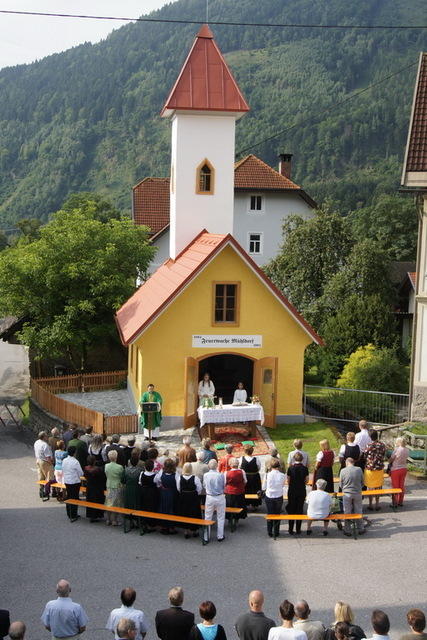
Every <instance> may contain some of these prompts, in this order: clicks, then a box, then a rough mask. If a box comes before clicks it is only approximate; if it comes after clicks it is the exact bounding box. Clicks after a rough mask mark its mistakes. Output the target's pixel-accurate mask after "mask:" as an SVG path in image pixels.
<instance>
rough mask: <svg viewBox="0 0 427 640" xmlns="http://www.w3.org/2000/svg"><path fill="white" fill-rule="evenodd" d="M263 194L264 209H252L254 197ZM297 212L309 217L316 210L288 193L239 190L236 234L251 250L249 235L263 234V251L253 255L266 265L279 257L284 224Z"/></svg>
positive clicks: (237, 192) (236, 210) (260, 264)
mask: <svg viewBox="0 0 427 640" xmlns="http://www.w3.org/2000/svg"><path fill="white" fill-rule="evenodd" d="M257 194H258V195H261V196H262V198H263V207H262V209H261V211H250V209H249V207H250V196H251V195H257ZM292 214H297V215H299V216H301V217H302V218H304V219H305V220H307V219H308V218H312V217H313V215H314V210H313V209H312V208H311V207H310V206H309V205H308V204H307V203H306V202H305V200H303V199H302V198H301V197H300V196H298V195H296V194H293V193H290V192H289V191H286V192H282V193H280V192H266V191H264V192H262V191H259V192H257V191H250V192H249V191H248V192H246V191H245V192H242V191H236V192H235V195H234V222H233V236H234V237H235V238H236V240H237V242H238V243H239V244H240V245H241V246H242V247H243V248H244V249H245V250H246V251H247V252H248V253H250V251H249V234H250V233H261V234H262V247H261V250H262V253H261V254H259V255H257V254H254V253H250V256H251V258H252V259H253V260H254V261H255V262H256V263H257V264H258V265H259V266H262V265H264V264H266V263H267V262H269V261H270V260H272V259H273V258H275V257H276V256H277V254H278V252H279V249H280V245H281V244H282V224H283V220H284V218H287V217H288V216H290V215H292Z"/></svg>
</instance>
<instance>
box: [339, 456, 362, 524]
mask: <svg viewBox="0 0 427 640" xmlns="http://www.w3.org/2000/svg"><path fill="white" fill-rule="evenodd" d="M340 485H341V488H342V491H343V493H344V496H343V506H344V513H362V510H363V508H362V489H363V471H362V469H361V468H360V467H356V466H355V464H354V460H353V458H347V460H346V461H345V467H344V469H341V471H340ZM357 529H358V532H359V535H362V534H363V533H366V531H365V529H364V528H363V519H361V520H357ZM344 535H345V536H351V532H350V522H349V521H348V520H345V521H344Z"/></svg>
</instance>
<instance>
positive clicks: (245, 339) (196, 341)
mask: <svg viewBox="0 0 427 640" xmlns="http://www.w3.org/2000/svg"><path fill="white" fill-rule="evenodd" d="M193 347H201V348H206V347H214V348H215V349H218V348H219V349H221V348H222V349H242V348H245V349H255V348H258V349H259V348H260V347H262V336H236V335H231V336H220V335H213V336H207V335H197V336H193Z"/></svg>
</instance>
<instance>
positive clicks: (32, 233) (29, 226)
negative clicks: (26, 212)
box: [16, 218, 42, 242]
mask: <svg viewBox="0 0 427 640" xmlns="http://www.w3.org/2000/svg"><path fill="white" fill-rule="evenodd" d="M16 226H17V228H18V229H19V231H20V232H21V236H19V237H18V241H19V240H20V239H24V241H25V242H32V241H33V240H37V239H38V238H40V227H41V226H42V223H41V221H40V220H38V219H37V218H22V220H18V222H17V223H16Z"/></svg>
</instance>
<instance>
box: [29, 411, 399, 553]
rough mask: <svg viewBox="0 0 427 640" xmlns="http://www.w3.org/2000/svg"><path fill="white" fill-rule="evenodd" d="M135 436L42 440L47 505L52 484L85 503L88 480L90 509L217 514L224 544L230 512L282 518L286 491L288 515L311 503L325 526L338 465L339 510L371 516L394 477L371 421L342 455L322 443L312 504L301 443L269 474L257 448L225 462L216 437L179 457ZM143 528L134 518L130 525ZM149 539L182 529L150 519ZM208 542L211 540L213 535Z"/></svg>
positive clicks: (72, 514)
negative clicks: (387, 479) (365, 499)
mask: <svg viewBox="0 0 427 640" xmlns="http://www.w3.org/2000/svg"><path fill="white" fill-rule="evenodd" d="M135 442H136V441H135V438H134V437H132V438H128V440H127V443H126V444H123V443H121V441H120V437H119V436H118V435H113V436H112V437H111V438H104V437H103V436H102V435H98V434H92V429H91V428H88V429H86V430H84V429H73V428H68V429H67V430H66V431H65V432H64V433H63V434H62V435H61V434H60V433H59V430H58V429H56V428H55V429H53V430H52V432H51V435H50V436H49V435H48V434H47V433H46V432H41V433H39V437H38V440H37V441H36V443H35V445H34V451H35V456H36V461H37V469H38V474H39V479H40V480H45V481H46V484H45V485H44V487H43V486H41V488H40V497H41V498H42V499H43V500H48V499H49V497H50V494H51V486H50V485H51V484H52V482H53V480H54V479H55V480H56V482H57V483H61V484H64V485H65V487H66V495H67V497H68V498H74V499H78V498H79V494H80V489H81V483H82V478H83V477H84V479H85V484H86V498H87V501H88V502H92V503H98V504H105V505H107V506H111V507H125V508H129V509H134V510H143V511H149V512H155V513H160V514H169V515H178V516H182V517H186V518H195V519H201V518H202V509H201V507H202V505H204V514H205V518H206V519H209V520H210V519H211V518H212V517H213V515H214V513H216V518H217V539H218V541H220V542H221V541H222V540H224V524H225V519H226V517H227V515H228V514H227V513H226V507H237V508H240V510H241V511H240V514H239V515H238V516H237V517H239V518H242V519H244V518H246V516H247V511H248V508H252V509H254V510H256V509H257V508H258V507H259V506H260V504H261V503H262V500H263V499H264V501H265V506H266V510H267V513H268V514H273V515H274V514H280V513H281V512H282V509H283V505H284V493H285V491H286V488H287V503H286V511H287V513H288V514H289V515H301V514H303V513H304V509H305V504H307V515H308V516H309V517H310V518H312V519H313V520H323V519H324V518H326V517H327V516H328V515H329V514H330V513H331V510H332V505H333V493H334V471H333V465H334V463H335V462H336V459H337V458H338V461H339V465H340V468H341V469H340V476H339V485H340V486H339V491H341V492H343V494H344V495H343V498H342V500H341V501H340V502H339V506H338V508H337V509H335V511H343V512H344V513H348V514H351V513H362V495H361V492H362V490H363V489H365V488H366V489H368V490H369V489H379V488H381V487H382V486H383V479H384V473H385V470H386V446H385V444H384V443H383V442H381V441H380V440H379V437H378V432H377V431H376V430H375V429H371V430H369V429H368V425H367V423H366V421H364V420H362V421H361V422H360V423H359V431H358V433H353V432H350V433H348V434H347V437H346V443H345V444H343V445H342V446H341V448H340V450H339V452H338V456H336V454H335V452H334V451H333V450H332V449H331V447H330V444H329V442H328V440H321V441H320V443H319V448H320V450H319V452H318V453H317V455H316V459H315V461H314V473H313V480H312V486H313V489H314V490H313V491H311V492H310V493H309V495H308V497H307V491H306V487H307V483H308V482H309V478H310V474H309V465H310V459H309V455H308V453H307V452H306V451H304V449H303V442H302V441H301V440H299V439H297V440H295V441H294V449H293V450H292V451H290V452H289V455H288V457H287V460H286V463H285V461H284V460H282V459H281V457H280V455H279V454H278V452H277V450H276V449H274V450H272V451H271V452H270V454H271V455H270V456H269V458H268V459H267V460H266V463H265V470H264V472H263V473H262V469H261V463H260V459H259V457H258V456H255V455H254V448H253V446H252V445H250V444H248V445H246V446H245V447H244V451H243V455H241V456H239V457H236V454H235V452H234V447H233V445H231V444H229V445H226V447H225V455H223V456H222V457H221V458H220V460H218V456H217V452H216V450H215V449H214V448H213V447H212V443H211V441H210V440H209V439H205V440H203V441H202V445H201V448H200V450H199V451H196V449H195V448H194V447H192V446H191V437H189V436H185V437H184V438H183V445H182V447H181V448H180V449H179V450H178V451H177V452H176V454H175V455H170V453H169V451H168V450H164V451H163V452H162V453H161V454H160V452H159V449H158V448H157V447H156V446H154V445H155V444H156V443H153V442H149V441H144V442H142V444H141V445H140V446H135ZM405 444H406V443H405V440H404V438H397V439H396V446H395V448H394V450H393V452H392V454H391V457H390V459H389V463H388V468H387V470H388V471H389V473H390V476H391V483H392V486H393V487H396V488H399V489H402V493H400V494H397V495H393V497H392V505H391V506H393V507H396V506H399V507H402V506H403V501H404V488H405V477H406V472H407V459H408V455H409V450H408V448H407V447H406V446H405ZM55 491H56V493H53V492H52V495H56V497H57V499H58V500H63V499H64V491H63V490H61V489H56V490H55ZM66 507H67V516H68V517H69V519H70V521H71V522H75V521H76V520H77V519H78V518H79V515H78V513H77V510H78V507H77V506H75V505H69V504H67V505H66ZM380 508H381V507H380V505H379V496H369V506H368V510H371V511H372V510H376V511H379V510H380ZM86 515H87V517H88V518H89V519H90V522H93V523H95V522H99V521H101V520H104V512H103V511H102V510H100V509H99V508H96V509H95V508H91V507H87V509H86ZM105 520H106V523H107V525H112V526H118V525H119V524H120V522H119V520H118V516H117V514H116V513H114V512H111V511H106V512H105ZM312 522H313V521H312V520H309V521H307V530H306V533H307V535H312ZM337 524H338V526H339V528H340V529H343V533H344V535H346V536H350V535H351V533H350V523H349V522H348V521H345V524H344V527H341V525H340V524H339V523H337ZM133 525H134V523H133V522H132V519H131V526H133ZM328 525H329V521H328V520H324V526H323V535H325V536H327V535H328ZM357 526H358V529H359V533H360V534H363V533H365V529H364V524H363V520H359V521H358V523H357ZM143 527H144V529H145V531H146V532H148V533H149V532H152V531H156V530H159V531H160V532H161V533H162V534H164V535H174V534H176V533H178V531H177V529H176V526H175V524H174V522H172V521H169V520H167V519H159V520H158V521H156V520H153V519H151V518H150V519H148V518H147V519H146V520H145V521H144V522H143ZM288 527H289V528H288V532H289V534H290V535H299V534H301V520H298V519H296V520H292V519H290V520H289V525H288ZM198 529H199V527H198V526H197V524H195V523H188V524H186V525H185V529H184V535H185V537H186V538H191V537H193V536H198V535H199V533H198ZM279 531H280V521H278V520H268V521H267V533H268V535H269V536H270V537H273V536H274V537H277V536H278V535H279ZM205 535H207V534H206V532H205Z"/></svg>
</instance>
